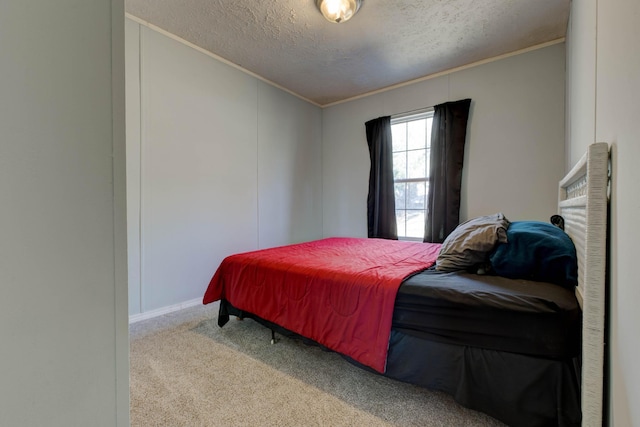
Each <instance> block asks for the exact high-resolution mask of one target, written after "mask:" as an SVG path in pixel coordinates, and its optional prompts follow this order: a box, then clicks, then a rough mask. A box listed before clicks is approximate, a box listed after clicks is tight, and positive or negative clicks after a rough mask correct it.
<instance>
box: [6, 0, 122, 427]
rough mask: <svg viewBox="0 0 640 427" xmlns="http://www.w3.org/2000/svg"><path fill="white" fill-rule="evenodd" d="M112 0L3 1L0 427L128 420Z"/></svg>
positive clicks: (116, 24)
mask: <svg viewBox="0 0 640 427" xmlns="http://www.w3.org/2000/svg"><path fill="white" fill-rule="evenodd" d="M123 16H124V5H123V1H122V0H96V1H92V2H84V1H78V0H59V1H55V2H52V1H49V0H46V1H36V0H30V1H23V0H15V1H13V0H9V1H6V0H5V1H2V2H0V55H1V57H0V135H1V136H0V200H1V202H0V284H1V289H2V291H1V293H2V296H1V297H0V337H1V339H2V344H1V345H0V361H1V363H0V378H1V380H0V425H2V426H64V427H67V426H114V425H120V426H126V425H128V422H129V400H128V396H129V390H128V385H129V384H128V329H127V290H126V289H127V288H126V287H127V283H126V270H127V267H126V234H125V233H126V225H125V220H126V217H125V213H126V210H125V180H124V176H125V175H124V174H125V170H124V166H125V157H124V155H125V153H124V150H125V136H124V40H123V33H124V28H123V27H124V18H123Z"/></svg>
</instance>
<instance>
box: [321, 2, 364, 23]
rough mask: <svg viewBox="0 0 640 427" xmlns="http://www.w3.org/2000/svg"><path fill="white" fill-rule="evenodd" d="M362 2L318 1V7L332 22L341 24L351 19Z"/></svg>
mask: <svg viewBox="0 0 640 427" xmlns="http://www.w3.org/2000/svg"><path fill="white" fill-rule="evenodd" d="M361 3H362V0H316V5H317V6H318V8H319V9H320V12H322V15H324V17H325V18H327V20H328V21H330V22H335V23H338V24H339V23H341V22H345V21H348V20H349V19H351V17H352V16H353V15H355V14H356V12H357V11H358V9H359V8H360V4H361Z"/></svg>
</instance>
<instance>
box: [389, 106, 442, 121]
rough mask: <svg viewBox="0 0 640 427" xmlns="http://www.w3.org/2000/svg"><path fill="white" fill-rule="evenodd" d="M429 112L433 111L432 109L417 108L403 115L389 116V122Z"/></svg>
mask: <svg viewBox="0 0 640 427" xmlns="http://www.w3.org/2000/svg"><path fill="white" fill-rule="evenodd" d="M430 111H433V107H424V108H418V109H416V110H411V111H405V112H404V113H398V114H393V115H391V120H393V119H401V118H404V117H407V116H413V115H416V114H422V113H428V112H430Z"/></svg>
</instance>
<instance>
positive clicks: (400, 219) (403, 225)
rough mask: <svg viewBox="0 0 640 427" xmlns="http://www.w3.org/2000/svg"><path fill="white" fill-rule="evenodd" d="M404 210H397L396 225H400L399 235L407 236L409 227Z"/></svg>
mask: <svg viewBox="0 0 640 427" xmlns="http://www.w3.org/2000/svg"><path fill="white" fill-rule="evenodd" d="M405 212H406V211H403V210H397V211H396V226H397V227H398V237H405V236H406V235H407V234H406V229H407V221H406V218H405Z"/></svg>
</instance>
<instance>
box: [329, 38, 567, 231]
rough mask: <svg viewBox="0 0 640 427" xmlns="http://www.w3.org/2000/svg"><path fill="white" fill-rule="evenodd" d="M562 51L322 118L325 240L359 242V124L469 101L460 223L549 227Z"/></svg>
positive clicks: (490, 66)
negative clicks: (504, 221)
mask: <svg viewBox="0 0 640 427" xmlns="http://www.w3.org/2000/svg"><path fill="white" fill-rule="evenodd" d="M564 55H565V48H564V43H560V44H555V45H552V46H548V47H545V48H541V49H538V50H534V51H530V52H527V53H523V54H519V55H515V56H511V57H507V58H504V59H501V60H497V61H494V62H490V63H487V64H484V65H478V66H475V67H471V68H467V69H465V70H461V71H457V72H453V73H450V74H447V75H443V76H440V77H435V78H432V79H428V80H424V81H422V82H417V83H413V84H411V85H408V86H404V87H400V88H397V89H393V90H389V91H385V92H381V93H379V94H376V95H372V96H368V97H365V98H361V99H357V100H354V101H351V102H346V103H342V104H337V105H335V106H331V107H328V108H325V109H324V110H323V152H322V153H323V154H322V156H323V160H322V167H323V168H322V173H323V196H324V198H323V204H322V206H323V212H324V216H323V223H324V235H325V236H331V235H349V236H366V233H367V224H366V201H367V191H368V177H369V154H368V148H367V142H366V137H365V127H364V123H365V122H366V121H367V120H370V119H373V118H376V117H379V116H384V115H393V114H398V113H403V112H407V111H412V110H415V109H420V108H425V107H430V106H433V105H436V104H439V103H442V102H446V101H455V100H458V99H463V98H471V99H472V105H471V112H470V120H469V125H468V132H467V144H466V147H465V166H464V169H463V183H462V185H463V189H462V203H461V213H460V215H461V220H465V219H468V218H472V217H475V216H479V215H485V214H491V213H495V212H499V211H501V212H503V213H504V214H505V215H506V216H507V218H509V219H511V220H521V219H533V220H541V221H547V220H548V219H549V217H550V216H551V215H552V214H554V213H555V212H556V205H557V197H558V196H557V191H558V190H557V188H558V181H559V180H560V178H562V176H563V175H564V165H565V162H564V158H565V155H564V136H565V118H564V95H565V83H564V82H565V69H564V66H565V57H564Z"/></svg>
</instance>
